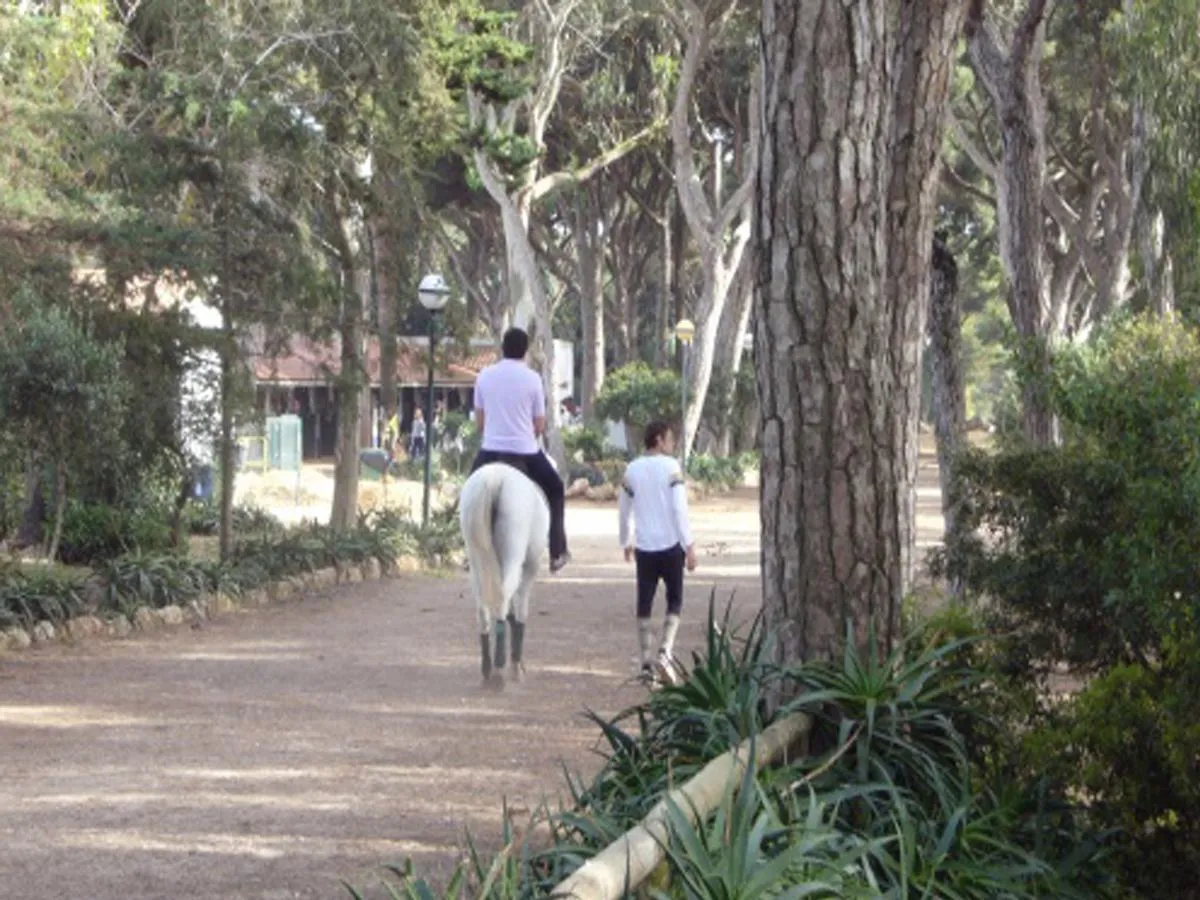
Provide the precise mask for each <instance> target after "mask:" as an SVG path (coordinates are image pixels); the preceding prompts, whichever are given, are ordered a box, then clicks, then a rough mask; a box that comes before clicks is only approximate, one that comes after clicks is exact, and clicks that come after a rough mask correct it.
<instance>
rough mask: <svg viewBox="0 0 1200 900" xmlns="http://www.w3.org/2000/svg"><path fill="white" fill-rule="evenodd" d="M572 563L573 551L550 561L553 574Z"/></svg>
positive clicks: (568, 551)
mask: <svg viewBox="0 0 1200 900" xmlns="http://www.w3.org/2000/svg"><path fill="white" fill-rule="evenodd" d="M570 561H571V551H570V550H566V551H564V552H563V553H562V554H560V555H559V556H556V557H554V558H553V559H552V560H550V571H551V573H554V572H557V571H559V570H560V569H561V568H562V567H563V566H565V565H566V564H567V563H569V562H570Z"/></svg>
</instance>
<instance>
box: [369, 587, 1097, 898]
mask: <svg viewBox="0 0 1200 900" xmlns="http://www.w3.org/2000/svg"><path fill="white" fill-rule="evenodd" d="M717 620H718V617H717V616H714V615H713V610H712V608H711V604H710V609H709V617H708V621H709V628H708V633H707V641H706V643H705V646H704V648H703V650H702V651H701V652H699V653H697V654H696V655H695V658H694V660H693V666H692V669H691V672H690V675H689V677H688V678H687V679H686V680H685V681H684V682H683V683H682V684H679V685H675V686H667V687H664V688H662V689H661V690H659V691H656V692H654V693H652V694H651V695H650V697H649V699H648V700H646V701H645V702H643V703H640V704H638V705H636V706H635V707H633V708H631V709H628V710H626V711H625V712H623V713H621V714H620V715H618V716H617V717H616V718H614V719H612V720H605V719H602V718H600V717H598V716H595V715H592V716H591V718H592V719H593V721H595V723H596V724H597V726H598V727H599V729H600V732H601V736H602V743H603V746H604V756H605V759H604V763H603V765H602V767H601V770H600V772H599V773H598V774H597V775H596V776H595V777H594V778H593V779H591V780H590V782H586V783H585V782H582V781H577V780H574V779H569V781H568V788H569V790H570V799H571V805H570V807H569V808H568V809H566V810H564V811H562V812H560V813H557V814H552V813H549V812H548V811H545V810H542V811H539V812H538V813H537V819H539V820H541V821H543V822H544V823H545V824H546V825H547V826H548V827H547V829H546V830H547V831H548V833H549V840H548V841H543V840H542V839H541V838H539V839H538V841H537V843H536V844H534V843H532V842H530V843H525V844H522V845H518V842H517V841H516V840H514V839H512V838H511V834H510V833H509V832H508V831H507V830H506V832H505V842H506V847H505V849H504V850H503V851H501V853H500V854H499V855H498V856H497V857H496V858H495V859H494V860H492V861H490V862H489V860H486V859H480V858H479V855H478V854H477V853H474V852H473V853H472V854H471V859H470V861H469V862H467V863H466V864H464V865H463V866H461V867H460V868H459V870H458V872H457V873H456V875H455V880H454V881H452V883H451V885H450V887H449V888H448V890H447V892H446V894H445V896H447V897H457V896H459V890H458V885H459V884H461V883H462V882H464V881H468V880H474V881H476V882H477V883H482V882H483V881H485V880H487V881H488V882H489V883H490V884H491V885H492V889H491V890H490V892H485V893H487V896H489V897H492V898H495V900H510V898H511V900H516V898H522V900H524V898H529V900H532V898H536V897H545V896H548V894H549V891H550V890H551V888H553V887H554V886H555V885H556V884H557V883H558V882H559V881H560V880H561V879H562V878H564V877H565V876H566V875H567V874H568V873H569V872H570V871H573V870H574V869H576V868H578V867H579V866H580V865H581V864H582V863H583V862H584V861H585V860H587V859H588V858H589V857H591V856H593V855H594V854H595V853H596V852H597V851H599V850H600V849H601V848H603V847H604V846H606V845H607V844H608V843H610V842H611V841H612V840H614V839H615V838H617V837H619V836H620V835H621V834H622V833H623V832H624V831H626V830H628V829H629V828H631V827H633V826H634V825H635V824H637V823H638V822H639V821H640V820H641V818H642V817H643V816H645V815H646V814H647V813H648V812H649V811H650V810H651V809H652V808H653V807H654V806H655V805H656V804H657V803H659V802H660V801H661V800H662V799H663V797H664V796H665V794H666V793H667V792H668V791H669V790H670V789H672V788H674V787H678V786H679V785H680V784H681V783H682V782H683V781H684V780H685V779H687V778H689V777H691V776H692V775H694V774H695V773H696V772H698V771H699V770H700V769H701V768H702V767H704V765H705V764H706V763H707V762H708V761H709V760H710V759H711V758H712V757H714V756H716V755H718V754H720V753H722V752H724V751H726V750H728V749H730V748H732V747H733V746H735V745H737V744H738V743H740V742H741V741H742V740H745V739H747V738H751V737H753V736H754V735H756V734H758V733H760V732H761V730H762V729H763V728H764V727H766V726H767V725H769V724H770V723H771V722H773V721H775V720H776V719H777V718H778V717H779V716H782V715H785V714H790V713H792V712H797V711H803V712H806V713H807V714H809V715H810V716H812V717H813V719H814V720H815V723H816V725H815V731H814V733H813V735H812V737H811V743H812V748H813V752H812V755H811V756H801V757H800V758H798V759H792V760H790V761H789V762H787V763H785V764H784V765H782V766H780V767H779V768H776V769H772V770H757V769H755V768H754V767H749V769H748V771H747V772H746V773H745V775H744V777H743V778H742V779H741V780H740V781H739V782H736V783H731V784H729V785H727V787H726V794H725V797H724V799H723V802H721V803H720V804H719V805H718V808H717V810H716V812H715V814H714V815H713V817H712V818H711V820H709V821H707V822H699V823H696V824H692V823H691V822H690V821H688V819H687V818H686V817H685V816H684V815H682V813H683V812H684V811H683V810H677V809H675V810H671V811H670V817H669V823H668V835H667V840H666V841H665V844H664V850H665V852H666V862H665V864H664V865H663V866H661V867H660V868H659V869H658V870H656V872H655V873H654V874H653V876H652V879H651V882H650V883H649V884H648V885H645V886H643V888H642V889H640V891H639V893H638V895H639V896H642V895H643V894H644V895H645V896H652V897H656V898H659V900H676V898H688V900H709V898H713V900H716V898H722V900H729V898H747V900H749V898H758V897H801V896H805V897H910V896H913V897H916V896H920V897H931V898H980V900H983V898H1006V900H1024V898H1035V897H1038V898H1041V897H1055V898H1070V897H1078V898H1083V897H1096V896H1098V891H1099V886H1098V882H1099V876H1100V874H1101V873H1100V872H1099V870H1098V868H1097V862H1098V860H1099V855H1098V852H1097V849H1098V848H1097V844H1096V843H1095V841H1093V840H1092V839H1091V837H1090V836H1089V835H1088V834H1086V833H1085V832H1082V831H1080V829H1079V828H1078V827H1077V824H1076V817H1075V813H1076V811H1075V810H1074V809H1072V808H1070V807H1057V806H1050V805H1048V804H1046V803H1045V802H1040V801H1042V800H1044V798H1040V797H1039V794H1038V790H1037V784H1036V783H1034V782H1023V783H1022V782H1013V781H1009V782H1007V783H1004V784H997V783H990V782H987V781H985V780H983V778H982V777H981V776H982V775H983V774H984V773H983V772H982V771H981V770H979V769H977V768H976V767H975V766H974V764H973V762H972V759H973V754H972V752H971V748H970V747H968V745H967V741H966V739H965V737H964V735H963V733H962V732H961V731H960V730H959V729H958V728H957V727H956V725H955V723H956V722H957V721H959V720H971V719H974V718H976V717H977V716H978V710H977V709H976V707H975V703H976V702H977V701H978V700H979V699H980V698H981V697H982V696H984V695H986V694H988V693H994V692H995V691H996V686H995V684H994V683H989V682H988V681H987V680H985V679H983V678H981V677H980V676H979V673H974V672H971V671H969V670H964V669H962V668H961V667H960V665H959V664H958V660H959V659H960V657H961V654H962V653H963V651H964V648H965V645H964V643H963V642H960V641H955V642H951V643H949V644H936V645H928V644H927V643H925V639H926V638H927V637H928V634H927V633H926V632H922V633H920V634H919V635H917V636H915V637H914V639H912V640H910V641H909V642H906V643H905V644H904V645H903V646H901V647H900V648H898V649H897V650H896V651H895V652H894V653H892V654H890V655H886V656H885V655H882V654H877V653H873V652H872V653H869V654H866V655H859V654H858V653H856V652H855V651H853V650H850V651H849V652H848V653H847V654H846V656H845V658H844V659H843V660H842V661H841V663H840V664H837V665H830V664H821V665H800V666H794V667H790V668H781V667H779V666H777V665H775V664H774V663H773V662H772V660H773V659H774V653H775V646H776V642H775V635H774V634H773V633H771V632H769V631H767V630H765V629H764V628H763V627H762V626H761V623H759V622H756V623H755V624H754V625H752V626H751V628H750V631H749V632H748V633H747V635H746V637H745V638H744V639H742V638H741V637H739V636H738V634H737V632H736V630H735V629H734V628H732V627H730V621H729V613H728V612H726V614H725V617H724V621H721V622H719V623H718V621H717ZM851 646H852V642H851ZM788 685H804V686H805V687H807V688H808V692H807V693H806V694H804V695H802V696H801V697H800V698H799V699H798V700H796V701H795V702H793V703H791V704H789V705H785V706H782V707H781V708H779V709H778V710H776V711H774V712H772V711H771V704H770V702H769V701H770V698H771V697H773V696H778V694H779V690H780V688H786V687H787V686H788ZM977 779H978V780H977ZM534 830H535V829H534V828H533V827H532V826H531V827H530V828H529V829H528V832H527V833H533V832H534ZM547 845H548V846H547ZM391 871H392V873H393V875H394V876H395V877H396V878H397V879H399V882H400V886H399V887H398V888H396V889H395V892H394V893H393V894H392V895H393V896H422V897H425V896H428V897H432V896H434V894H433V893H432V890H431V888H430V887H429V885H428V884H427V883H425V882H423V881H420V880H418V879H416V877H415V876H414V874H413V871H412V866H411V864H407V865H405V866H404V867H394V868H392V869H391ZM489 873H490V875H489ZM405 890H407V891H408V893H407V894H405V893H404V891H405ZM352 893H353V891H352ZM353 895H354V896H361V895H359V894H353ZM480 895H481V896H482V895H483V893H481V894H480Z"/></svg>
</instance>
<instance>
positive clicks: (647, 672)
mask: <svg viewBox="0 0 1200 900" xmlns="http://www.w3.org/2000/svg"><path fill="white" fill-rule="evenodd" d="M638 681H640V682H641V683H642V684H644V685H646V687H651V688H652V687H657V686H658V675H656V674H655V672H654V666H652V665H651V664H650V663H643V664H642V671H641V673H640V674H639V675H638Z"/></svg>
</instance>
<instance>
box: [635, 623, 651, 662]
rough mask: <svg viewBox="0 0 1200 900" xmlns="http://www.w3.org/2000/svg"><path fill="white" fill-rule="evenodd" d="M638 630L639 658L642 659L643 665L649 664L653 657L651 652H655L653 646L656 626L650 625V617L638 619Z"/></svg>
mask: <svg viewBox="0 0 1200 900" xmlns="http://www.w3.org/2000/svg"><path fill="white" fill-rule="evenodd" d="M637 630H638V650H639V651H640V652H639V658H640V659H641V665H643V666H645V665H649V663H650V662H651V660H652V659H653V657H652V656H651V653H653V649H652V648H653V647H654V628H653V627H652V626H651V625H650V620H649V619H638V620H637Z"/></svg>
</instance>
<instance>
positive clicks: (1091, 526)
mask: <svg viewBox="0 0 1200 900" xmlns="http://www.w3.org/2000/svg"><path fill="white" fill-rule="evenodd" d="M1047 392H1048V396H1049V397H1050V399H1051V401H1052V405H1053V408H1054V410H1055V411H1056V412H1057V413H1058V414H1059V415H1060V417H1061V419H1062V423H1063V431H1064V437H1065V440H1064V444H1063V446H1061V447H1057V448H1049V449H1046V448H1039V449H1031V448H1027V447H1024V446H1021V445H1019V444H1006V445H1004V446H1003V447H1002V448H1001V449H1000V450H999V452H997V453H995V454H990V455H989V454H985V453H982V452H980V451H972V452H969V453H968V454H967V455H966V456H965V457H964V458H963V460H962V467H961V469H960V472H961V473H962V476H963V477H964V479H965V485H966V497H967V503H966V506H965V508H964V509H965V514H966V516H967V519H966V528H965V529H964V531H965V532H966V533H967V534H966V536H965V537H963V539H962V540H960V541H959V542H958V543H956V544H954V545H951V546H950V547H948V548H947V550H946V552H945V553H944V554H943V555H942V556H941V557H940V559H938V560H937V563H938V565H939V567H940V568H941V570H942V571H945V572H947V573H950V574H954V575H957V576H958V577H960V578H961V579H962V582H963V584H964V585H966V587H967V588H968V589H969V590H970V591H971V592H972V593H973V594H974V595H977V596H979V597H980V598H982V599H983V600H984V601H985V602H984V603H983V605H982V610H983V615H984V621H985V622H986V623H987V625H988V627H989V628H990V630H991V631H992V632H993V633H996V634H1004V635H1008V636H1010V638H1009V639H1007V640H1004V641H1001V642H999V643H998V645H997V654H998V655H997V657H996V665H997V666H998V671H999V672H1000V673H1001V674H1002V676H1003V677H1008V678H1012V679H1014V680H1018V681H1025V682H1027V683H1040V684H1042V685H1043V688H1044V690H1043V694H1042V701H1041V703H1040V704H1032V705H1027V706H1026V707H1025V708H1024V709H1019V710H1012V711H1010V712H1011V717H1010V719H1009V721H1010V724H1011V726H1012V728H1013V730H1014V731H1016V732H1018V733H1020V734H1023V735H1025V738H1024V740H1023V741H1022V742H1021V746H1019V747H1018V748H1016V749H1015V751H1014V756H1013V759H1012V765H1013V766H1015V767H1017V768H1022V767H1023V768H1025V769H1026V770H1030V769H1036V770H1037V771H1039V772H1041V773H1043V774H1045V775H1046V776H1047V779H1048V781H1049V783H1050V784H1051V785H1052V786H1053V789H1054V790H1055V791H1056V792H1057V793H1058V794H1059V795H1066V794H1074V795H1082V796H1087V797H1088V798H1089V804H1088V806H1087V813H1088V818H1089V821H1090V822H1091V825H1092V827H1093V828H1094V829H1096V830H1104V829H1109V828H1115V829H1119V830H1120V832H1121V840H1120V841H1119V842H1118V844H1117V847H1116V849H1115V856H1114V860H1115V869H1116V871H1117V873H1118V876H1119V880H1120V882H1121V884H1122V886H1123V888H1124V889H1125V890H1126V891H1128V892H1129V895H1130V896H1135V897H1143V896H1144V897H1158V896H1184V895H1185V894H1186V891H1187V889H1188V888H1187V887H1186V886H1189V885H1194V884H1196V882H1197V880H1198V879H1200V857H1198V856H1197V855H1196V854H1195V853H1194V852H1193V851H1192V849H1191V848H1194V847H1196V846H1200V794H1198V793H1197V792H1196V790H1195V787H1194V782H1195V777H1194V773H1195V760H1196V759H1197V758H1198V755H1200V731H1198V730H1197V729H1196V728H1195V727H1194V724H1193V723H1195V722H1197V721H1200V700H1198V699H1197V698H1198V697H1200V693H1198V692H1197V687H1198V686H1200V665H1198V664H1197V663H1196V659H1197V654H1196V639H1195V635H1196V625H1197V621H1198V611H1200V607H1198V606H1197V595H1196V584H1197V583H1198V580H1200V564H1198V563H1197V557H1196V548H1197V547H1198V546H1200V403H1198V402H1197V398H1198V397H1200V338H1198V337H1197V335H1196V333H1195V332H1194V331H1193V330H1191V329H1189V328H1185V327H1184V326H1182V325H1181V324H1180V323H1178V322H1176V321H1173V320H1169V319H1166V320H1153V319H1140V320H1137V319H1135V320H1128V321H1121V322H1114V323H1112V324H1111V325H1110V326H1108V327H1107V328H1106V329H1105V330H1104V331H1103V332H1102V333H1101V334H1099V335H1098V336H1097V338H1096V339H1095V340H1094V341H1093V342H1092V343H1091V344H1090V345H1088V346H1085V347H1081V348H1075V349H1070V350H1064V351H1062V352H1061V353H1060V354H1059V355H1058V356H1057V358H1056V359H1055V360H1054V362H1053V368H1052V372H1051V378H1050V381H1049V384H1048V388H1047ZM1058 665H1065V666H1066V667H1067V668H1068V671H1069V672H1070V673H1071V674H1072V675H1073V676H1075V677H1077V678H1078V677H1088V676H1090V679H1091V680H1088V681H1085V682H1084V683H1083V684H1082V686H1081V688H1080V689H1079V691H1078V692H1077V693H1075V694H1073V695H1070V696H1068V697H1066V698H1064V699H1062V700H1061V701H1060V702H1058V703H1051V702H1050V700H1049V698H1047V697H1046V688H1045V685H1046V681H1045V679H1047V678H1048V677H1050V675H1051V673H1052V672H1053V670H1054V669H1055V667H1056V666H1058ZM1038 679H1040V681H1039V680H1038Z"/></svg>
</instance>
